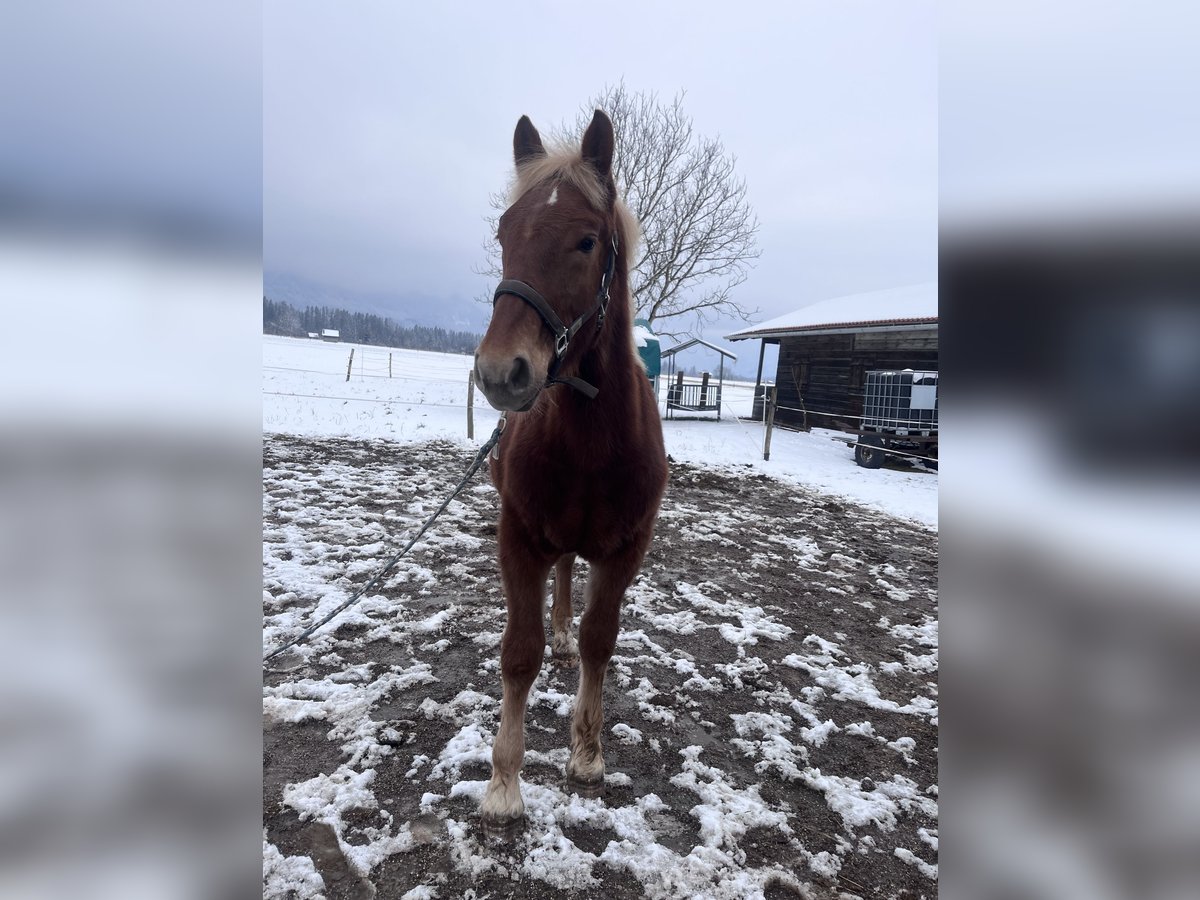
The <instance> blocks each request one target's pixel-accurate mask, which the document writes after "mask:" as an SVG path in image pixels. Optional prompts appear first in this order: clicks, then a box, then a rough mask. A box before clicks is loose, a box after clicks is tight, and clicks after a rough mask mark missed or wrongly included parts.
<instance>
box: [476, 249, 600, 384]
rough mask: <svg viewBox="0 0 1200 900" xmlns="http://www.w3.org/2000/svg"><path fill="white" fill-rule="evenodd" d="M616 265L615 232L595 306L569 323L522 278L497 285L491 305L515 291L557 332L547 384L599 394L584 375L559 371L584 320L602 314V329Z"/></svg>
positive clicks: (598, 327) (515, 295)
mask: <svg viewBox="0 0 1200 900" xmlns="http://www.w3.org/2000/svg"><path fill="white" fill-rule="evenodd" d="M616 267H617V236H616V235H615V234H614V235H613V239H612V244H611V245H610V246H609V249H608V262H607V263H606V264H605V266H604V276H603V277H602V278H601V279H600V290H599V292H597V294H596V305H595V306H593V307H592V308H591V309H589V310H588V311H587V312H585V313H584V314H583V315H582V316H580V317H579V318H578V319H576V320H575V321H574V322H572V323H571V324H570V325H564V324H563V323H562V319H560V318H559V317H558V313H556V312H555V311H554V310H553V309H552V308H551V306H550V304H549V303H547V302H546V298H545V297H543V296H542V295H541V294H539V293H538V292H537V291H535V290H534V289H533V288H531V287H530V286H529V285H527V284H526V283H525V282H523V281H517V280H516V279H512V278H506V279H505V280H504V281H501V282H500V284H499V285H498V286H497V288H496V293H495V294H493V295H492V306H495V305H496V301H497V300H499V299H500V298H501V297H502V296H504V295H505V294H512V295H513V296H514V297H519V298H521V299H522V300H524V301H525V302H526V303H528V304H529V305H530V306H532V307H533V308H534V310H535V311H536V312H537V314H538V315H539V316H541V317H542V321H543V322H545V323H546V327H547V328H549V329H550V331H551V332H553V334H554V362H552V363H551V364H550V371H549V372H548V373H547V374H546V387H549V386H550V385H552V384H565V385H567V387H571V388H574V389H575V390H577V391H579V393H581V394H583V395H585V396H586V397H587V398H588V399H589V400H591V399H595V397H596V394H598V393H600V391H599V389H598V388H595V387H593V386H592V385H590V384H588V383H587V382H586V381H584V380H583V379H582V378H573V377H567V378H558V377H556V376H557V375H558V370H559V369H560V368H561V367H562V361H563V357H564V356H565V355H566V353H567V347H568V346H570V343H571V338H573V337H575V334H576V332H578V331H579V329H580V328H582V327H583V323H584V322H586V321H587V320H588V319H590V318H591V317H592V316H594V315H596V313H599V314H600V315H599V318H597V319H596V329H597V330H599V329H600V327H601V326H602V325H604V318H605V316H607V315H608V288H609V285H610V284H611V283H612V277H613V271H614V270H615V269H616Z"/></svg>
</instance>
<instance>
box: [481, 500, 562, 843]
mask: <svg viewBox="0 0 1200 900" xmlns="http://www.w3.org/2000/svg"><path fill="white" fill-rule="evenodd" d="M507 518H509V517H507V516H505V515H503V514H502V515H501V517H500V529H499V534H498V535H497V542H498V545H499V554H500V574H501V577H502V579H503V582H504V594H505V601H506V605H507V607H508V622H507V624H506V625H505V627H504V638H503V639H502V641H501V643H500V676H501V683H502V685H503V689H504V699H503V703H502V704H501V707H500V728H499V730H498V731H497V732H496V742H495V744H494V745H493V746H492V780H491V781H490V782H489V783H488V786H487V792H486V793H485V794H484V796H483V803H482V804H480V807H479V813H480V818H481V820H482V822H483V826H484V829H485V830H486V831H489V832H492V833H496V834H502V835H508V834H510V833H512V832H513V831H514V830H515V829H516V828H517V826H519V824H520V823H521V820H522V818H523V816H524V814H525V804H524V802H523V801H522V800H521V782H520V778H519V773H520V771H521V764H522V762H523V761H524V757H525V705H526V701H527V700H528V699H529V688H530V687H531V686H532V685H533V681H534V679H535V678H536V677H537V673H538V670H539V669H541V667H542V655H543V653H544V652H545V649H546V647H545V645H546V638H545V631H544V625H543V622H544V618H543V617H544V615H545V611H544V610H545V599H544V596H545V595H544V591H545V589H546V577H547V576H548V575H549V574H550V560H549V559H545V558H542V557H540V556H538V555H537V554H536V553H535V552H534V551H533V550H532V548H531V546H530V544H529V542H528V541H527V540H525V539H524V537H523V536H521V535H518V534H514V533H513V532H514V529H513V528H510V527H506V525H505V520H506V519H507Z"/></svg>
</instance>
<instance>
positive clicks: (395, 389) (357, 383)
mask: <svg viewBox="0 0 1200 900" xmlns="http://www.w3.org/2000/svg"><path fill="white" fill-rule="evenodd" d="M350 349H351V345H349V344H334V343H322V342H320V341H311V340H301V339H295V338H282V337H272V336H264V337H263V391H264V395H263V431H264V432H268V433H270V432H280V433H284V434H295V435H305V436H309V437H353V438H363V439H370V438H390V439H392V440H397V441H405V442H408V441H423V440H431V439H433V438H445V439H447V440H452V441H455V442H457V443H460V444H461V445H462V446H464V447H467V446H470V444H469V442H468V441H467V439H466V434H467V425H466V421H467V420H466V403H467V373H468V372H469V371H470V369H471V359H470V357H467V356H456V355H452V354H445V353H425V352H421V351H417V350H396V351H390V355H391V357H392V360H391V373H392V377H391V378H389V377H388V371H389V370H388V356H389V351H388V350H386V349H383V348H380V347H361V346H355V347H354V366H353V371H352V373H351V376H350V380H349V381H347V380H346V368H347V360H348V359H349V356H350ZM661 381H662V382H663V384H662V393H663V394H664V395H665V391H666V386H665V379H662V380H661ZM556 390H559V389H557V388H556ZM753 393H754V388H753V385H750V384H727V385H726V386H725V397H724V398H723V399H724V409H723V411H722V412H723V418H722V420H721V421H719V422H718V421H715V420H707V421H699V420H684V421H675V420H672V421H665V422H664V423H663V433H664V436H665V438H666V443H667V452H668V453H669V454H670V455H671V456H672V458H674V459H677V460H683V461H686V462H693V463H696V464H699V465H705V466H719V467H729V466H733V467H737V468H738V469H739V470H741V471H743V472H744V471H745V468H744V467H745V466H746V465H747V464H748V465H750V466H751V468H752V469H753V471H755V472H762V473H764V474H766V475H771V476H773V477H775V478H780V479H784V480H787V481H791V482H793V483H795V484H800V485H804V486H807V487H812V488H816V489H817V490H820V491H822V492H823V493H831V494H837V495H840V496H843V497H847V498H849V499H851V500H854V501H856V502H857V503H861V504H864V505H866V506H869V507H871V508H874V509H878V510H881V511H883V512H886V513H888V514H890V515H893V516H898V517H901V518H905V519H910V520H912V521H914V522H920V523H922V524H924V525H927V526H929V527H931V528H936V527H937V521H938V502H937V475H936V474H935V473H933V472H929V471H925V470H918V469H916V468H912V467H909V466H906V465H902V464H901V465H895V466H892V465H889V466H887V467H885V468H883V469H875V470H869V469H864V468H862V467H861V466H857V465H855V464H854V457H853V452H852V451H851V450H850V449H849V448H848V447H847V446H846V445H845V444H843V443H841V442H839V441H835V440H833V437H834V436H835V435H837V434H839V433H838V432H834V431H829V430H827V429H823V428H814V429H813V430H812V431H811V432H809V433H807V434H802V433H798V432H791V431H785V430H783V429H776V431H775V433H774V435H772V438H771V460H770V462H764V461H763V458H762V445H763V426H762V424H761V423H749V422H743V421H740V420H739V418H738V417H739V416H749V415H750V412H751V406H752V404H753ZM496 418H497V414H496V412H495V411H494V410H493V409H492V408H491V407H489V406H488V405H487V401H485V400H484V399H483V397H482V395H480V394H478V393H476V396H475V438H476V440H475V444H476V445H478V444H481V443H483V441H484V440H485V439H486V438H487V436H488V435H489V434H490V433H491V430H492V428H493V427H494V426H495V424H496Z"/></svg>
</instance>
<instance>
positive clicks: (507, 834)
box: [479, 814, 525, 843]
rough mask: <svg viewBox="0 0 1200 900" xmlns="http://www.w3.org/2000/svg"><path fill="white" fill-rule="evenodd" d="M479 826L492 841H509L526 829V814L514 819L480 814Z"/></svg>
mask: <svg viewBox="0 0 1200 900" xmlns="http://www.w3.org/2000/svg"><path fill="white" fill-rule="evenodd" d="M479 826H480V828H482V829H483V835H484V837H486V838H487V839H488V840H490V841H495V842H498V843H508V842H509V841H512V840H514V839H515V838H516V837H517V836H518V835H520V834H521V832H523V831H524V830H525V816H524V814H521V815H519V816H516V817H515V818H512V819H494V818H492V817H490V816H480V817H479Z"/></svg>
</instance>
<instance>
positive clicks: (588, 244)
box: [579, 237, 596, 253]
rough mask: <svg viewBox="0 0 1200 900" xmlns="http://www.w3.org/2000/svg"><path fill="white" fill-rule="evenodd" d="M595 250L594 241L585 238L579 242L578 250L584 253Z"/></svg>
mask: <svg viewBox="0 0 1200 900" xmlns="http://www.w3.org/2000/svg"><path fill="white" fill-rule="evenodd" d="M595 248H596V239H595V238H590V237H585V238H584V239H583V240H582V241H580V242H579V249H580V250H582V251H583V252H584V253H591V252H592V251H593V250H594V249H595Z"/></svg>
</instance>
